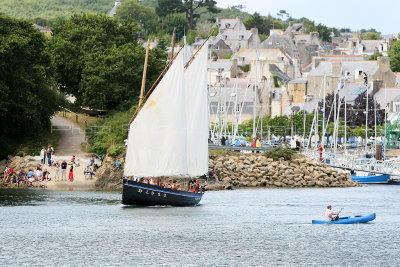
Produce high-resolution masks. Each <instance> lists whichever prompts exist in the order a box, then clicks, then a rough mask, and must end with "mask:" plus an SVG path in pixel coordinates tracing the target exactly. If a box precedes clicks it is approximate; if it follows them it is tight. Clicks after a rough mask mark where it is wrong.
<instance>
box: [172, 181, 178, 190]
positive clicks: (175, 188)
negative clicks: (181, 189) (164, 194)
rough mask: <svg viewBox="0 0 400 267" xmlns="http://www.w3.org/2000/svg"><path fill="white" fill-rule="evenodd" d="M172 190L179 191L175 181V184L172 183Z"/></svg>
mask: <svg viewBox="0 0 400 267" xmlns="http://www.w3.org/2000/svg"><path fill="white" fill-rule="evenodd" d="M171 188H172V189H174V190H177V189H178V185H177V184H176V180H174V182H173V183H172V187H171Z"/></svg>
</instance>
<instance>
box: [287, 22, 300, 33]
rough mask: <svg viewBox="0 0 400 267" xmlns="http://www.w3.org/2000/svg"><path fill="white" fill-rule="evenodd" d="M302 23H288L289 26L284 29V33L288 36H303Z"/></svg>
mask: <svg viewBox="0 0 400 267" xmlns="http://www.w3.org/2000/svg"><path fill="white" fill-rule="evenodd" d="M303 28H304V27H303V23H294V22H293V21H290V22H289V26H288V27H287V28H286V30H285V33H288V34H303Z"/></svg>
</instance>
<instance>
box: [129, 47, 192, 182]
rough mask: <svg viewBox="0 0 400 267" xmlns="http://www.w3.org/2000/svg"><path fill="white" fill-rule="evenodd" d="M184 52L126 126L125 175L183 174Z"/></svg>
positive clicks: (185, 170)
mask: <svg viewBox="0 0 400 267" xmlns="http://www.w3.org/2000/svg"><path fill="white" fill-rule="evenodd" d="M183 83H184V66H183V53H179V55H178V56H177V57H176V59H175V60H174V62H173V63H172V65H171V67H170V69H169V70H168V71H167V73H166V74H165V76H164V77H163V78H162V79H161V81H160V83H159V84H158V85H157V87H156V88H155V89H154V92H153V93H152V94H151V95H150V97H149V98H148V99H147V101H146V103H145V104H144V106H143V108H142V110H141V111H140V112H139V113H138V115H137V116H136V118H135V120H134V121H133V122H132V124H131V125H130V127H129V135H128V148H127V152H126V158H125V169H124V175H125V176H137V177H160V176H186V175H187V173H188V170H187V159H186V158H187V149H186V144H187V142H186V141H187V129H186V105H185V90H184V87H183Z"/></svg>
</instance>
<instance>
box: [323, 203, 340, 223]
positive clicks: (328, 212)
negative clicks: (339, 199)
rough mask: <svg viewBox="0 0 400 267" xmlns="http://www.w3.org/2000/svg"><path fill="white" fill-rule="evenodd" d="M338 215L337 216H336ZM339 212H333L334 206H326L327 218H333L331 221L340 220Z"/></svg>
mask: <svg viewBox="0 0 400 267" xmlns="http://www.w3.org/2000/svg"><path fill="white" fill-rule="evenodd" d="M334 215H336V216H334ZM338 215H339V213H338V212H333V211H332V206H331V205H328V207H326V211H325V217H326V219H327V220H331V221H337V220H339V216H338Z"/></svg>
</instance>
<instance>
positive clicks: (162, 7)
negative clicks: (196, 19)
mask: <svg viewBox="0 0 400 267" xmlns="http://www.w3.org/2000/svg"><path fill="white" fill-rule="evenodd" d="M157 4H158V6H157V7H156V13H157V15H158V16H160V17H162V18H163V17H166V16H167V15H169V14H174V13H180V12H183V5H182V1H181V0H157Z"/></svg>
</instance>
